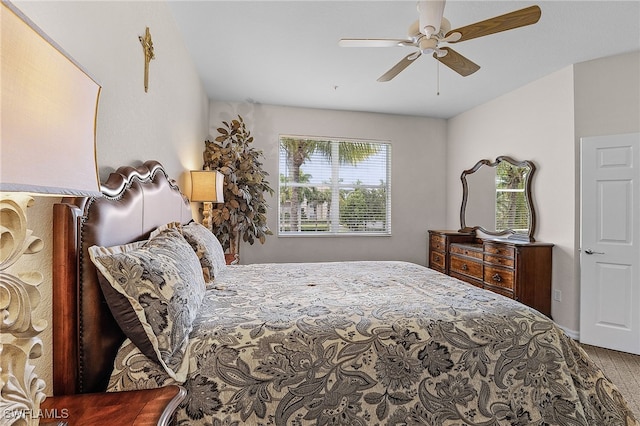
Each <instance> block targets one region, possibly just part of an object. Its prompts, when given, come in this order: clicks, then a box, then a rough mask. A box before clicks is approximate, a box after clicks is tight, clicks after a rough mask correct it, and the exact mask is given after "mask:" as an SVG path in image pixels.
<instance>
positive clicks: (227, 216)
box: [203, 116, 274, 255]
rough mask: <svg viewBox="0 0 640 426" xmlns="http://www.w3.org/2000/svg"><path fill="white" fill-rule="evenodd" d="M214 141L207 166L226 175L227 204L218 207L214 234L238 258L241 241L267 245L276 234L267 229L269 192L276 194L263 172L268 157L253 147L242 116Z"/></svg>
mask: <svg viewBox="0 0 640 426" xmlns="http://www.w3.org/2000/svg"><path fill="white" fill-rule="evenodd" d="M218 133H219V136H217V137H216V138H215V140H214V141H209V140H207V141H205V151H204V155H203V157H204V166H205V168H209V169H211V170H218V171H220V172H221V173H222V174H224V203H219V204H216V205H214V209H213V212H212V216H211V219H212V227H213V233H214V234H215V235H216V237H218V239H219V240H220V243H221V244H222V247H223V248H224V249H225V251H227V252H229V253H231V254H233V255H235V254H237V253H238V250H239V243H240V239H242V241H244V242H248V243H249V244H253V243H254V242H255V241H256V240H257V241H260V243H262V244H264V242H265V239H266V236H267V235H272V234H273V232H271V230H270V229H269V227H268V226H267V210H268V207H269V206H268V204H267V202H266V200H265V192H266V193H269V194H270V195H273V193H274V191H273V189H272V188H271V186H270V185H269V182H268V181H267V180H266V177H267V176H268V175H269V174H268V173H267V172H265V171H264V170H263V169H262V162H261V158H263V157H264V154H263V152H262V151H260V150H256V149H254V148H253V147H252V146H251V143H253V136H251V132H250V131H249V130H247V127H246V125H245V123H244V120H243V119H242V117H241V116H238V118H237V119H234V120H231V121H229V122H226V121H223V122H222V127H219V128H218Z"/></svg>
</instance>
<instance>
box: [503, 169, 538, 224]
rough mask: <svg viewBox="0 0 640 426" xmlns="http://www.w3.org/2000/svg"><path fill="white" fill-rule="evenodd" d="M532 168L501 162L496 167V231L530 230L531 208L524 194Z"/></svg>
mask: <svg viewBox="0 0 640 426" xmlns="http://www.w3.org/2000/svg"><path fill="white" fill-rule="evenodd" d="M529 170H530V168H529V167H527V166H523V167H519V166H514V165H513V164H510V163H509V162H508V161H501V162H500V164H498V166H497V167H496V229H513V230H514V231H516V232H520V233H526V232H528V230H529V206H528V205H527V200H526V197H525V193H524V188H525V183H526V181H527V174H528V173H529Z"/></svg>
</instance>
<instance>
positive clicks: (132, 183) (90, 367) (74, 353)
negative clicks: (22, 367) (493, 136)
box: [53, 161, 192, 395]
mask: <svg viewBox="0 0 640 426" xmlns="http://www.w3.org/2000/svg"><path fill="white" fill-rule="evenodd" d="M102 193H103V196H102V197H75V198H65V199H63V200H62V202H61V203H59V204H55V205H54V209H53V234H54V237H53V262H54V263H53V392H54V394H55V395H65V394H74V393H88V392H100V391H104V390H105V389H106V385H107V383H108V380H109V374H110V372H111V369H112V368H113V360H114V358H115V354H116V352H117V349H118V347H119V346H120V344H121V343H122V341H123V340H124V335H123V333H122V331H121V330H120V328H119V327H118V325H117V324H116V322H115V320H114V319H113V317H112V315H111V312H110V311H109V308H108V306H107V305H106V303H105V301H104V297H103V295H102V291H101V289H100V285H99V284H98V278H97V272H96V269H95V267H94V265H93V264H92V263H91V259H90V258H89V255H88V252H87V250H88V248H89V247H91V246H92V245H94V244H95V245H100V246H113V245H120V244H125V243H129V242H132V241H137V240H141V239H145V238H146V237H148V235H149V233H150V232H151V231H152V230H153V229H155V228H156V227H158V226H160V225H163V224H166V223H169V222H182V223H188V222H189V221H190V220H191V218H192V216H191V207H190V205H189V202H188V200H187V198H186V197H185V196H184V195H183V194H182V193H181V192H180V189H179V188H178V187H177V185H176V184H175V182H173V181H172V180H170V179H169V178H168V176H167V174H166V172H165V171H164V169H163V168H162V165H161V164H160V163H158V162H157V161H147V162H145V163H144V165H142V166H140V167H137V168H133V167H128V166H127V167H121V168H119V169H118V170H116V171H115V172H114V173H112V174H111V175H110V176H109V179H108V180H107V182H106V183H104V184H103V185H102Z"/></svg>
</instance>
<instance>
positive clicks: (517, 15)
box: [338, 0, 542, 81]
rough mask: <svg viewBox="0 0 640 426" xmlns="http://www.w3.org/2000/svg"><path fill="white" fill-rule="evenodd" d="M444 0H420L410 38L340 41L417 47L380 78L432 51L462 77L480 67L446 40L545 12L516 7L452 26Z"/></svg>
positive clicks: (529, 20)
mask: <svg viewBox="0 0 640 426" xmlns="http://www.w3.org/2000/svg"><path fill="white" fill-rule="evenodd" d="M444 5H445V0H430V1H418V14H419V19H418V20H417V21H416V22H414V23H413V24H412V25H411V26H410V27H409V38H406V39H386V38H378V39H375V38H365V39H358V38H343V39H341V40H340V42H339V43H338V44H339V45H340V46H342V47H416V48H417V49H418V50H417V51H415V52H412V53H410V54H408V55H407V56H405V57H404V58H403V59H401V60H400V62H398V63H397V64H395V65H394V66H393V67H392V68H391V69H390V70H389V71H387V72H386V73H384V74H383V75H382V76H380V78H378V81H389V80H391V79H392V78H394V77H395V76H397V75H398V74H400V72H402V71H403V70H404V69H405V68H407V67H408V66H409V65H411V64H412V63H413V61H415V60H416V59H418V58H419V57H420V56H422V55H423V54H426V55H428V54H430V55H432V56H433V57H434V58H435V59H436V60H438V61H439V62H441V63H443V64H444V65H446V66H448V67H449V68H451V69H452V70H454V71H455V72H457V73H458V74H460V75H461V76H463V77H466V76H468V75H471V74H473V73H474V72H476V71H478V70H479V69H480V66H479V65H477V64H475V63H474V62H472V61H471V60H469V59H467V58H465V57H464V56H462V55H461V54H459V53H458V52H456V51H455V50H453V49H451V48H450V47H444V46H441V44H443V43H459V42H461V41H465V40H471V39H473V38H477V37H483V36H486V35H490V34H495V33H499V32H502V31H507V30H512V29H515V28H520V27H524V26H527V25H531V24H535V23H536V22H538V20H539V19H540V16H541V14H542V11H541V10H540V8H539V7H538V6H530V7H527V8H524V9H520V10H516V11H514V12H510V13H507V14H504V15H500V16H496V17H494V18H490V19H486V20H484V21H480V22H476V23H475V24H470V25H466V26H464V27H460V28H456V29H454V30H452V29H451V23H450V22H449V20H448V19H447V18H445V17H444V16H443V15H444Z"/></svg>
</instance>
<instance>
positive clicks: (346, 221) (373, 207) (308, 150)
mask: <svg viewBox="0 0 640 426" xmlns="http://www.w3.org/2000/svg"><path fill="white" fill-rule="evenodd" d="M390 164H391V144H390V143H388V142H379V141H362V140H337V139H328V138H316V137H302V136H280V179H279V181H280V183H279V196H280V206H279V234H280V235H390V234H391V186H390V179H389V177H390V175H391V172H390Z"/></svg>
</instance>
